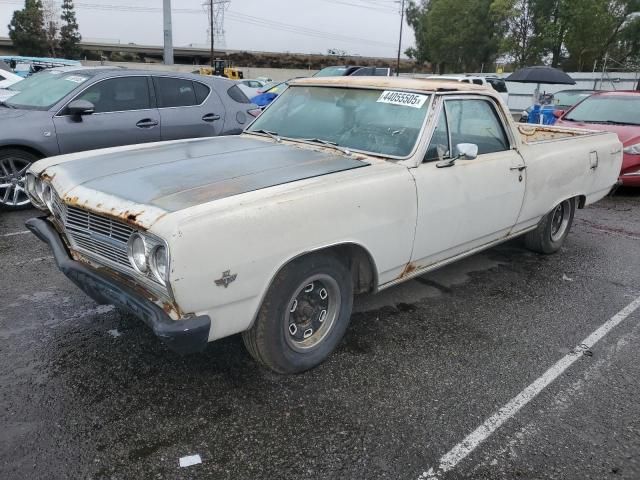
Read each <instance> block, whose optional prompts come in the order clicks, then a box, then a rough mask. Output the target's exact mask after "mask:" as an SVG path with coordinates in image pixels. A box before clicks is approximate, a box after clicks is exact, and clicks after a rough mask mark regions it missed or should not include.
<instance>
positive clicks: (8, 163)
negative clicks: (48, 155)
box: [0, 148, 38, 210]
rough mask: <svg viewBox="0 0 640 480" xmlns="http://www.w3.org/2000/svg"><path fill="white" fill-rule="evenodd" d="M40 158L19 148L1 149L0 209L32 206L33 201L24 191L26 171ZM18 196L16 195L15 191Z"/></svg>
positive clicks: (22, 208) (18, 208) (23, 208)
mask: <svg viewBox="0 0 640 480" xmlns="http://www.w3.org/2000/svg"><path fill="white" fill-rule="evenodd" d="M36 160H38V157H36V156H35V155H34V154H32V153H30V152H27V151H25V150H20V149H18V148H7V149H5V150H0V185H6V186H5V187H0V209H2V210H25V209H27V208H31V202H30V201H29V197H28V196H27V194H26V191H23V190H24V188H25V182H24V172H26V170H27V169H28V168H29V167H30V166H31V164H32V163H33V162H35V161H36ZM16 191H17V192H18V193H17V196H15V197H14V193H15V192H16Z"/></svg>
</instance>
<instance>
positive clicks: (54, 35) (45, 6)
mask: <svg viewBox="0 0 640 480" xmlns="http://www.w3.org/2000/svg"><path fill="white" fill-rule="evenodd" d="M41 1H42V11H43V20H44V29H45V32H46V35H47V45H48V50H49V56H51V57H57V56H58V55H57V52H58V30H59V28H60V25H59V23H60V22H59V19H60V12H59V11H58V10H59V9H58V6H57V5H56V3H55V2H54V0H41Z"/></svg>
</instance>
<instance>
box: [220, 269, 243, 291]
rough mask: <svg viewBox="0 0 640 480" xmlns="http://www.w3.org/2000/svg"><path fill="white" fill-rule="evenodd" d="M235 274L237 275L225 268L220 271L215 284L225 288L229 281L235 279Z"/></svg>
mask: <svg viewBox="0 0 640 480" xmlns="http://www.w3.org/2000/svg"><path fill="white" fill-rule="evenodd" d="M237 276H238V274H237V273H234V274H233V275H232V274H231V270H227V271H226V272H222V278H219V279H218V280H216V285H217V286H218V287H224V288H227V287H228V286H229V284H230V283H231V282H233V281H235V279H236V277H237Z"/></svg>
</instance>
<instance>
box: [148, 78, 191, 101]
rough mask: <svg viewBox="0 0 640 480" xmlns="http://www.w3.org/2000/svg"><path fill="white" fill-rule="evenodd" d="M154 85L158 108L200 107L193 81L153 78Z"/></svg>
mask: <svg viewBox="0 0 640 480" xmlns="http://www.w3.org/2000/svg"><path fill="white" fill-rule="evenodd" d="M153 83H154V85H155V87H156V94H157V96H158V108H169V107H190V106H193V105H198V102H197V101H196V92H195V88H194V86H193V82H192V81H191V80H185V79H183V78H169V77H153Z"/></svg>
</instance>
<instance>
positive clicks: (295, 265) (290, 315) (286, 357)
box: [242, 254, 353, 374]
mask: <svg viewBox="0 0 640 480" xmlns="http://www.w3.org/2000/svg"><path fill="white" fill-rule="evenodd" d="M309 280H312V281H311V283H308V282H309ZM309 287H312V288H311V290H309ZM322 290H324V295H325V297H324V298H322ZM316 297H317V298H316ZM352 307H353V285H352V280H351V273H350V271H349V270H348V268H346V267H345V265H344V264H343V263H342V262H341V261H340V260H338V259H337V258H336V257H335V256H333V255H325V254H313V255H308V256H305V257H302V258H300V259H297V260H294V261H293V262H291V263H290V264H288V265H286V266H285V267H284V268H283V269H282V270H281V271H280V272H279V273H278V274H277V275H276V278H275V279H274V281H273V283H272V285H271V287H270V288H269V291H268V292H267V295H266V297H265V299H264V301H263V303H262V306H261V307H260V311H259V312H258V317H257V318H256V321H255V323H254V325H253V327H252V328H251V329H250V330H248V331H246V332H244V333H243V334H242V339H243V341H244V344H245V346H246V348H247V350H248V351H249V353H250V354H251V356H252V357H253V358H254V359H256V361H257V362H258V363H260V364H261V365H264V366H266V367H268V368H270V369H271V370H273V371H275V372H277V373H282V374H289V373H299V372H304V371H305V370H309V369H311V368H313V367H316V366H317V365H319V364H320V363H322V362H323V361H324V360H325V359H326V358H327V357H328V356H329V355H330V354H331V352H333V350H334V349H335V348H336V346H337V345H338V343H340V340H342V337H343V336H344V334H345V332H346V330H347V327H348V326H349V321H350V319H351V309H352ZM298 308H299V309H300V310H299V311H298ZM323 311H324V320H322V316H323V313H322V312H323ZM307 318H308V321H307V320H304V321H303V320H302V319H307ZM298 326H299V327H300V328H299V329H298ZM294 328H295V332H294V331H293V330H294ZM314 328H316V330H315V331H314V330H313V329H314ZM323 329H324V330H323ZM309 330H310V331H311V332H312V333H311V334H310V335H309V337H307V336H306V335H307V333H308V332H309ZM314 336H315V337H316V338H315V339H314ZM314 342H316V343H314Z"/></svg>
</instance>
